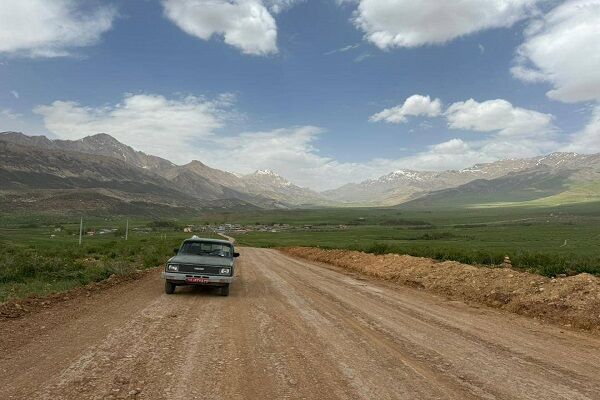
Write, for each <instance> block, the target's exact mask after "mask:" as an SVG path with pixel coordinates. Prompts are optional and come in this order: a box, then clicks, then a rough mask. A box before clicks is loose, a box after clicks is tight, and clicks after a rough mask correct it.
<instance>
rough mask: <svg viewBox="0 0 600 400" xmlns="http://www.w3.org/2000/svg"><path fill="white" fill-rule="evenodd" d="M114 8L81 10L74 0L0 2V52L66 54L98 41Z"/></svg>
mask: <svg viewBox="0 0 600 400" xmlns="http://www.w3.org/2000/svg"><path fill="white" fill-rule="evenodd" d="M115 16H116V11H115V9H114V8H113V7H109V6H100V7H96V8H95V9H93V10H83V9H82V7H81V6H80V5H78V2H77V1H75V0H52V1H48V0H15V1H11V0H5V1H1V2H0V53H6V54H11V55H22V56H27V57H58V56H66V55H69V52H70V49H72V48H75V47H82V46H89V45H92V44H95V43H97V42H98V41H99V40H100V37H101V36H102V34H103V33H104V32H106V31H108V30H109V29H111V27H112V22H113V20H114V18H115Z"/></svg>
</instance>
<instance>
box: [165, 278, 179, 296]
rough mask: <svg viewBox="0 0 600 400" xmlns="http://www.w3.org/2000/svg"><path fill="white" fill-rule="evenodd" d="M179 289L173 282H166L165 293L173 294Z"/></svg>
mask: <svg viewBox="0 0 600 400" xmlns="http://www.w3.org/2000/svg"><path fill="white" fill-rule="evenodd" d="M176 287H177V285H175V284H174V283H172V282H169V281H165V293H166V294H173V293H175V288H176Z"/></svg>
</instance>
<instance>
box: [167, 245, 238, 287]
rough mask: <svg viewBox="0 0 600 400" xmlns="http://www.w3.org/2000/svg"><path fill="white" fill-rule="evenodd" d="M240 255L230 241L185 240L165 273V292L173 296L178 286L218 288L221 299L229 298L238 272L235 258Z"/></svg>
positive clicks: (169, 262)
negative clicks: (230, 287) (222, 297)
mask: <svg viewBox="0 0 600 400" xmlns="http://www.w3.org/2000/svg"><path fill="white" fill-rule="evenodd" d="M239 255H240V254H239V253H236V252H235V249H234V246H233V243H231V242H229V241H227V240H219V239H203V238H199V237H197V236H194V237H192V238H191V239H187V240H184V241H183V243H182V244H181V247H180V248H178V249H175V256H174V257H172V258H171V259H170V260H169V261H168V262H167V265H166V266H165V271H164V272H163V273H162V277H163V278H164V279H165V293H167V294H173V293H174V292H175V288H176V287H177V286H183V285H201V286H215V287H218V288H219V289H220V293H221V295H222V296H228V295H229V285H230V284H231V283H232V282H233V279H234V273H235V263H234V259H235V258H236V257H238V256H239Z"/></svg>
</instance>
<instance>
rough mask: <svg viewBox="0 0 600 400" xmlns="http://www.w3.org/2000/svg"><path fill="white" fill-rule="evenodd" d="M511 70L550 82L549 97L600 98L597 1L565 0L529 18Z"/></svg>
mask: <svg viewBox="0 0 600 400" xmlns="http://www.w3.org/2000/svg"><path fill="white" fill-rule="evenodd" d="M511 71H512V73H513V75H514V76H515V77H517V78H519V79H521V80H524V81H528V82H539V81H547V82H550V83H551V84H552V85H553V87H554V88H553V89H552V90H550V91H549V92H548V93H547V94H548V96H549V97H550V98H552V99H556V100H560V101H564V102H578V101H586V100H600V0H571V1H567V2H565V3H563V4H561V5H559V6H558V7H556V8H554V9H553V10H551V11H550V12H548V13H547V14H546V15H544V16H543V17H542V18H540V19H537V20H534V21H532V22H531V23H530V25H529V27H528V28H527V30H526V31H525V42H524V43H523V44H522V45H521V46H520V47H519V49H518V51H517V58H516V64H515V66H514V67H513V68H512V70H511Z"/></svg>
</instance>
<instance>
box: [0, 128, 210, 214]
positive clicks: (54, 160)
mask: <svg viewBox="0 0 600 400" xmlns="http://www.w3.org/2000/svg"><path fill="white" fill-rule="evenodd" d="M0 188H1V189H2V196H0V208H2V209H7V208H8V209H36V210H47V209H56V210H58V209H62V210H66V209H73V210H76V209H88V208H104V209H116V208H127V207H134V206H135V207H138V208H140V209H148V208H173V209H182V208H184V209H189V210H191V209H198V208H201V207H200V205H199V204H198V201H197V200H196V199H195V198H193V197H192V196H189V195H187V194H185V193H183V192H181V191H179V190H178V188H177V187H176V186H175V185H174V184H173V183H172V182H170V181H168V180H167V179H165V178H162V177H160V176H158V175H154V174H151V173H148V172H146V171H145V170H143V169H141V168H138V167H134V166H132V165H130V164H128V163H126V162H123V161H121V160H118V159H116V158H112V157H106V156H97V155H92V154H85V153H79V152H74V151H64V150H57V149H48V148H39V147H32V146H25V145H21V144H16V143H10V142H6V141H2V140H0Z"/></svg>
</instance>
